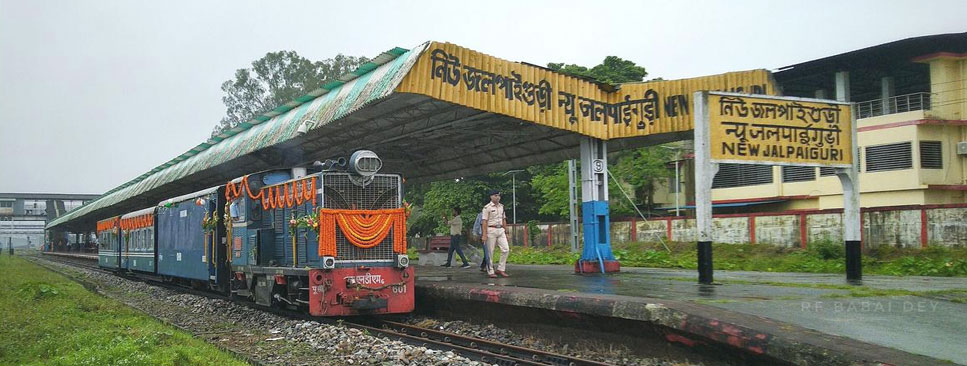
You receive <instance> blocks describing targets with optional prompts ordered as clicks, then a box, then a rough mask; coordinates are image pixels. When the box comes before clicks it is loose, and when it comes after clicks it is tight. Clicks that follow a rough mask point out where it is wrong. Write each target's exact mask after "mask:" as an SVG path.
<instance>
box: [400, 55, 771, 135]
mask: <svg viewBox="0 0 967 366" xmlns="http://www.w3.org/2000/svg"><path fill="white" fill-rule="evenodd" d="M606 89H609V88H602V87H601V86H600V85H599V84H596V83H593V82H590V81H587V80H584V79H580V78H576V77H572V76H568V75H565V74H561V73H558V72H554V71H551V70H549V69H545V68H542V67H537V66H533V65H528V64H523V63H516V62H510V61H505V60H501V59H498V58H495V57H492V56H488V55H485V54H482V53H479V52H475V51H472V50H469V49H466V48H463V47H460V46H457V45H453V44H449V43H437V42H432V43H430V44H429V46H428V48H427V49H426V51H425V52H424V53H423V55H422V56H420V59H419V60H418V61H417V63H416V65H415V66H414V69H413V71H411V72H410V73H409V74H408V75H407V77H406V78H404V80H403V82H402V83H401V84H400V86H399V87H398V88H397V91H399V92H409V93H419V94H424V95H428V96H431V97H433V98H437V99H441V100H445V101H448V102H452V103H456V104H460V105H464V106H468V107H473V108H477V109H480V110H484V111H488V112H493V113H498V114H503V115H507V116H511V117H515V118H519V119H522V120H526V121H530V122H534V123H537V124H541V125H545V126H550V127H555V128H560V129H564V130H569V131H572V132H578V133H581V134H584V135H588V136H593V137H597V138H601V139H611V138H622V137H634V136H645V135H651V134H656V133H667V132H680V131H688V130H691V129H692V128H693V127H694V126H693V123H694V122H693V118H692V116H691V105H692V101H691V98H692V94H693V93H694V92H695V91H699V90H717V91H729V92H737V93H755V94H772V93H774V92H775V86H774V82H773V81H772V78H771V76H770V74H769V73H768V71H766V70H752V71H741V72H733V73H726V74H720V75H712V76H706V77H700V78H692V79H682V80H667V81H653V82H640V83H625V84H620V85H619V86H618V88H617V90H613V91H611V90H606Z"/></svg>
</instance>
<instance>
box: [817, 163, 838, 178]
mask: <svg viewBox="0 0 967 366" xmlns="http://www.w3.org/2000/svg"><path fill="white" fill-rule="evenodd" d="M831 175H836V168H832V167H828V166H824V167H822V168H819V176H820V177H828V176H831Z"/></svg>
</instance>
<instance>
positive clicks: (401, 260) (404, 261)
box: [396, 254, 410, 268]
mask: <svg viewBox="0 0 967 366" xmlns="http://www.w3.org/2000/svg"><path fill="white" fill-rule="evenodd" d="M396 266H397V267H400V268H406V267H409V266H410V257H407V256H406V254H397V255H396Z"/></svg>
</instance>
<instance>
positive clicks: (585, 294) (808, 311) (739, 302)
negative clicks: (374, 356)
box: [416, 265, 967, 365]
mask: <svg viewBox="0 0 967 366" xmlns="http://www.w3.org/2000/svg"><path fill="white" fill-rule="evenodd" d="M507 272H508V274H510V275H511V277H509V278H497V279H490V278H487V277H486V275H485V274H483V273H481V272H479V271H478V268H477V267H476V266H475V267H472V268H470V269H460V268H458V267H453V268H443V267H438V266H433V267H430V266H417V268H416V274H417V281H416V287H417V289H416V290H417V301H418V304H417V306H421V305H424V306H436V307H439V306H442V305H440V304H448V303H461V304H463V305H459V306H468V305H467V304H474V303H476V304H478V305H489V306H493V307H511V308H514V309H509V308H508V309H506V310H522V309H528V308H530V309H533V310H539V311H545V312H555V313H558V314H561V315H560V317H561V318H562V321H571V320H573V321H574V322H575V324H581V325H579V326H582V327H594V326H596V325H598V326H602V327H608V326H613V325H614V324H618V326H622V327H623V326H625V325H629V324H632V323H637V324H636V325H634V327H637V329H638V331H636V332H631V333H635V334H640V333H644V329H643V328H641V326H644V327H646V328H647V329H649V330H650V331H651V332H652V333H657V334H659V336H660V338H664V340H665V341H666V342H669V343H671V344H676V345H677V347H681V346H684V347H692V348H694V347H713V348H715V347H718V349H727V350H729V351H732V352H739V353H740V354H744V355H748V356H749V357H750V359H759V360H760V362H758V363H759V364H770V362H769V361H768V360H770V359H771V360H777V361H780V362H781V363H787V364H794V365H938V364H950V362H954V363H958V364H967V348H965V347H963V336H964V329H965V328H964V325H965V324H967V304H965V303H963V299H964V296H965V292H962V291H967V279H965V278H937V277H892V276H865V277H864V281H863V284H862V286H852V285H847V284H846V282H845V275H835V274H802V273H767V272H739V271H716V272H715V279H716V282H717V284H715V285H699V284H698V283H697V272H696V271H694V270H674V269H649V268H630V267H623V268H622V269H621V272H620V273H617V274H611V275H577V274H574V268H573V266H568V265H548V266H534V265H530V266H523V265H510V266H508V270H507ZM851 289H853V291H851ZM886 290H890V292H886ZM877 294H883V295H893V296H870V295H877ZM951 294H953V295H951ZM951 296H953V297H951ZM957 296H959V298H958V297H957ZM509 312H510V311H505V312H503V313H509ZM582 318H583V319H582ZM608 324H611V325H608ZM629 326H630V325H629ZM706 351H707V350H706ZM761 360H767V361H765V362H761Z"/></svg>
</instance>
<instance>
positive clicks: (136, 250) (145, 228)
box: [120, 207, 157, 273]
mask: <svg viewBox="0 0 967 366" xmlns="http://www.w3.org/2000/svg"><path fill="white" fill-rule="evenodd" d="M154 211H155V208H154V207H150V208H146V209H143V210H139V211H135V212H131V213H129V214H126V215H124V216H121V222H120V226H121V234H122V239H121V244H122V245H121V268H122V269H127V270H130V271H138V272H147V273H154V272H155V268H156V266H155V263H156V262H157V261H156V258H155V250H154V248H155V230H154V228H155V223H154Z"/></svg>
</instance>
